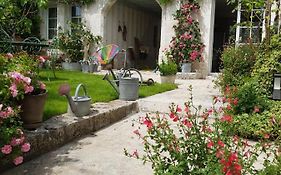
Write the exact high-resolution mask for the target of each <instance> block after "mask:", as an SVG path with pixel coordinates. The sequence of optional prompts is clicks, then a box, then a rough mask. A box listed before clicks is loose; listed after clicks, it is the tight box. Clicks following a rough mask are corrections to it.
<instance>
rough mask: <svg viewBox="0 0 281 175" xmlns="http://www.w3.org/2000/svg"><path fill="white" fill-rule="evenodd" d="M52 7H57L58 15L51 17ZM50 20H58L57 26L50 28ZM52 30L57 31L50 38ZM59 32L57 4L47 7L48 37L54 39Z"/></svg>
mask: <svg viewBox="0 0 281 175" xmlns="http://www.w3.org/2000/svg"><path fill="white" fill-rule="evenodd" d="M50 9H56V12H57V14H56V17H51V18H50ZM50 20H56V27H55V28H50V27H49V24H50ZM50 30H54V31H55V33H56V34H55V35H54V36H53V37H52V38H50ZM57 34H58V7H56V6H51V7H48V9H47V38H48V40H52V39H53V38H54V37H56V36H57Z"/></svg>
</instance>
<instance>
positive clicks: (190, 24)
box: [165, 0, 205, 64]
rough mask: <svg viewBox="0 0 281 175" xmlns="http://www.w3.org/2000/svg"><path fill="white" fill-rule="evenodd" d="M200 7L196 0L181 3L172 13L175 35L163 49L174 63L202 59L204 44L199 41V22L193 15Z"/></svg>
mask: <svg viewBox="0 0 281 175" xmlns="http://www.w3.org/2000/svg"><path fill="white" fill-rule="evenodd" d="M199 9H200V6H199V3H198V1H197V0H194V1H189V2H187V3H182V4H181V7H180V9H178V10H177V11H176V13H175V14H174V19H175V20H176V21H177V24H176V25H174V26H173V28H174V30H175V36H174V37H173V38H172V40H171V42H170V45H169V48H168V49H167V50H166V51H165V53H166V55H167V56H168V57H169V58H172V59H174V60H175V61H176V63H178V64H179V63H183V62H194V61H199V62H200V61H203V56H202V53H203V50H204V47H205V46H204V44H203V42H202V41H201V33H200V28H199V22H198V21H197V20H195V19H194V17H193V15H194V14H195V13H198V11H199Z"/></svg>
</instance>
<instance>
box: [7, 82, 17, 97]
mask: <svg viewBox="0 0 281 175" xmlns="http://www.w3.org/2000/svg"><path fill="white" fill-rule="evenodd" d="M9 89H10V91H11V94H12V96H13V97H16V96H17V95H18V90H17V85H16V84H15V83H13V84H12V86H11V87H10V88H9Z"/></svg>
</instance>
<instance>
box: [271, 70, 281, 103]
mask: <svg viewBox="0 0 281 175" xmlns="http://www.w3.org/2000/svg"><path fill="white" fill-rule="evenodd" d="M272 99H273V100H281V74H274V76H273V93H272Z"/></svg>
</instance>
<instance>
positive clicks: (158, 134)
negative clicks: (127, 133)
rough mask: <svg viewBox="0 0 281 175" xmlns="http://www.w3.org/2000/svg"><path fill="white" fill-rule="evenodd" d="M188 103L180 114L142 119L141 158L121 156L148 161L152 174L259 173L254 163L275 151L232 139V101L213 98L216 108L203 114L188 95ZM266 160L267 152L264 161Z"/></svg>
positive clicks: (174, 107) (177, 111)
mask: <svg viewBox="0 0 281 175" xmlns="http://www.w3.org/2000/svg"><path fill="white" fill-rule="evenodd" d="M224 98H227V100H224ZM190 99H191V100H190V101H188V102H186V103H185V105H184V108H183V109H182V108H181V107H180V106H178V105H175V104H172V105H171V106H170V113H169V114H159V113H157V114H147V115H146V116H145V117H140V118H139V120H137V121H136V122H137V123H139V124H140V126H137V127H138V128H137V129H136V130H134V134H135V135H136V136H137V137H138V138H139V139H140V140H141V142H142V143H143V147H144V153H143V155H140V154H139V153H138V151H137V150H135V151H133V152H132V153H129V151H128V150H126V149H125V150H124V152H125V155H127V156H128V157H132V158H136V159H141V160H143V162H144V163H146V162H150V163H151V164H152V169H153V171H154V174H156V175H158V174H159V175H171V174H182V175H183V174H184V175H185V174H200V175H209V174H216V175H223V174H233V175H241V174H257V169H256V168H255V167H254V163H255V162H256V161H257V158H258V156H259V155H261V154H262V153H264V151H265V152H266V150H269V149H270V150H271V149H272V150H273V152H274V151H276V148H274V146H273V147H270V146H267V147H265V146H264V145H268V140H261V143H258V144H255V145H252V146H250V145H249V144H248V141H247V140H246V139H241V138H239V137H238V136H236V135H234V136H231V135H230V134H231V133H233V130H232V127H231V124H232V122H233V115H232V109H229V108H228V107H227V106H229V105H230V103H229V101H230V102H231V103H232V100H233V99H232V98H228V97H223V98H219V97H214V106H213V107H212V108H210V109H207V110H203V109H202V108H201V107H200V106H199V107H195V106H194V104H193V101H192V99H193V97H192V95H191V98H190ZM210 116H212V117H213V118H214V121H213V122H210V120H209V117H210ZM133 126H135V123H134V124H133ZM279 128H280V127H279ZM143 129H145V132H143ZM269 155H272V154H270V152H269V151H268V152H267V157H266V158H268V156H269ZM263 163H264V164H266V163H267V161H264V162H263Z"/></svg>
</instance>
